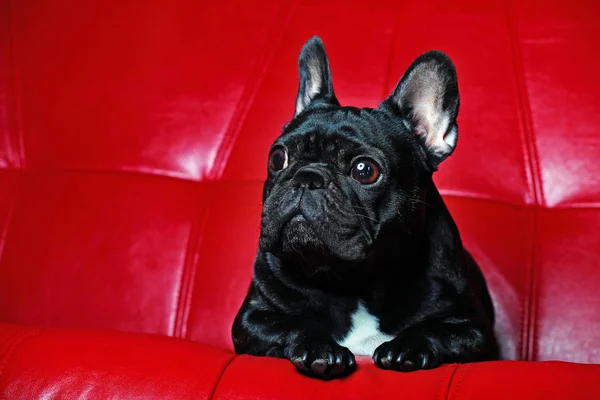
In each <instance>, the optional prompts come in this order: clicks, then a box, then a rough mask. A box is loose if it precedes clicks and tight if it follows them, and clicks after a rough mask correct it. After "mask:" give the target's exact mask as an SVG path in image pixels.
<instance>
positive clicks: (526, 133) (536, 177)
mask: <svg viewBox="0 0 600 400" xmlns="http://www.w3.org/2000/svg"><path fill="white" fill-rule="evenodd" d="M504 7H505V15H506V24H507V30H508V36H509V40H510V47H511V53H512V59H513V60H512V61H513V65H514V67H515V70H514V73H515V79H516V84H517V96H518V98H517V100H518V103H519V109H518V112H519V120H520V122H521V131H522V132H523V144H524V148H523V151H524V153H523V157H524V160H525V168H526V171H527V179H528V183H529V185H530V187H531V189H532V190H533V197H534V202H535V205H536V206H537V207H540V206H541V207H543V206H545V204H546V202H545V200H544V195H543V190H542V182H541V177H540V163H539V157H538V155H537V150H536V145H535V137H534V136H535V133H534V127H533V121H532V116H531V106H530V104H529V96H528V93H527V83H526V81H525V71H524V68H523V60H522V51H521V47H520V44H519V39H518V31H517V25H516V21H515V18H514V16H513V14H514V7H513V4H512V2H511V0H504ZM536 220H537V209H536V210H534V211H533V214H532V225H533V226H532V230H531V234H530V243H531V246H530V251H531V253H530V256H529V258H528V266H527V276H526V288H527V292H526V294H525V296H524V299H523V301H524V304H523V306H522V312H521V315H522V324H521V327H522V330H521V337H520V346H519V347H520V353H521V354H520V356H521V358H522V359H532V358H533V356H534V355H533V347H534V345H535V343H534V342H533V340H534V339H535V335H536V333H535V331H536V329H535V328H536V326H535V324H536V320H535V319H534V318H535V311H536V300H537V296H536V292H537V285H536V283H535V276H536V275H535V252H534V249H533V244H534V243H535V236H536Z"/></svg>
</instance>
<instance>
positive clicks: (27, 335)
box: [0, 328, 43, 376]
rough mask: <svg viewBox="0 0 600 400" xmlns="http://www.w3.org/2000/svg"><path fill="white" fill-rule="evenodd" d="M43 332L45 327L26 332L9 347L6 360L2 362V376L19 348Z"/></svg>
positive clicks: (0, 367)
mask: <svg viewBox="0 0 600 400" xmlns="http://www.w3.org/2000/svg"><path fill="white" fill-rule="evenodd" d="M42 332H43V329H40V328H38V329H34V330H32V331H29V332H27V333H25V334H23V336H22V337H21V338H20V339H19V340H17V341H16V342H15V343H14V344H12V346H11V347H10V348H9V349H8V351H7V353H6V356H5V358H4V361H3V362H2V363H1V364H0V376H2V374H3V373H4V371H5V369H6V367H7V366H8V365H9V363H10V361H11V359H12V357H13V356H14V355H15V353H16V351H17V349H18V348H19V347H20V346H21V345H23V343H25V342H26V341H28V340H30V339H33V338H34V337H36V336H38V335H39V334H40V333H42Z"/></svg>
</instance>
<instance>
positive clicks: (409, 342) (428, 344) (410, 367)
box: [373, 335, 441, 372]
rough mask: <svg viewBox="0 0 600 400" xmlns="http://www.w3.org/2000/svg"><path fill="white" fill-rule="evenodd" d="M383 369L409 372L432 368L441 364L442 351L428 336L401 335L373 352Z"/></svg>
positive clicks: (375, 359)
mask: <svg viewBox="0 0 600 400" xmlns="http://www.w3.org/2000/svg"><path fill="white" fill-rule="evenodd" d="M373 361H374V362H375V365H377V366H378V367H379V368H382V369H391V370H394V371H402V372H409V371H415V370H418V369H431V368H435V367H438V366H439V365H440V364H441V357H440V352H439V350H438V349H437V348H436V346H435V345H434V344H433V341H432V340H430V339H429V338H427V337H426V336H424V335H422V336H416V335H415V336H412V335H409V336H400V337H397V338H395V339H392V340H390V341H389V342H385V343H383V344H382V345H380V346H379V347H378V348H377V349H375V352H374V353H373Z"/></svg>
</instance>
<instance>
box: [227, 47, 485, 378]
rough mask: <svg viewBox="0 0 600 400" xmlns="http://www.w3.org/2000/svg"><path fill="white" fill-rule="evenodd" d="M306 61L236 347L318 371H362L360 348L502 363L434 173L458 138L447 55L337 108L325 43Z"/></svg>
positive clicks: (270, 185) (422, 60)
mask: <svg viewBox="0 0 600 400" xmlns="http://www.w3.org/2000/svg"><path fill="white" fill-rule="evenodd" d="M298 63H299V72H300V87H299V90H298V96H297V98H296V112H295V114H294V117H293V119H292V120H291V121H290V122H289V123H288V124H287V125H286V126H285V127H284V128H283V133H282V135H281V136H280V137H279V138H278V139H277V140H275V142H274V144H273V146H272V148H271V151H270V155H269V162H268V164H269V165H268V171H269V172H268V177H267V180H266V182H265V185H264V191H263V213H262V225H261V236H260V243H259V250H258V255H257V257H256V262H255V265H254V279H253V281H252V285H251V287H250V290H249V293H248V295H247V297H246V299H245V301H244V303H243V305H242V307H241V309H240V310H239V312H238V315H237V317H236V319H235V322H234V324H233V342H234V344H235V350H236V352H237V353H245V354H252V355H258V356H271V357H281V358H287V359H289V360H291V361H292V362H293V363H294V365H295V366H296V367H297V368H298V370H299V371H300V372H302V373H304V374H307V375H309V376H314V377H317V378H322V379H331V378H336V377H341V376H344V375H347V374H349V373H351V372H352V371H354V369H355V368H356V361H355V359H354V354H356V355H369V356H372V357H373V360H374V362H375V364H377V365H378V366H379V367H381V368H383V369H392V370H397V371H413V370H417V369H428V368H434V367H436V366H439V365H440V364H441V363H456V362H458V363H463V362H473V361H482V360H489V359H493V358H495V357H496V348H497V347H496V342H495V339H494V336H493V323H494V322H493V320H494V310H493V306H492V302H491V299H490V296H489V293H488V291H487V287H486V283H485V280H484V278H483V275H482V274H481V272H480V270H479V268H478V267H477V265H476V264H475V262H474V261H473V259H472V258H471V256H470V255H469V254H468V253H467V252H466V251H465V249H464V248H463V246H462V243H461V239H460V235H459V233H458V230H457V228H456V225H455V224H454V221H453V219H452V217H451V216H450V213H449V212H448V210H447V208H446V206H445V205H444V202H443V201H442V198H441V197H440V194H439V192H438V191H437V189H436V187H435V185H434V184H433V181H432V173H433V172H434V171H435V170H436V169H437V167H438V164H439V163H440V162H441V161H443V160H444V159H445V158H446V157H448V156H449V155H450V154H451V153H452V151H453V150H454V147H455V146H456V141H457V136H458V130H457V125H456V116H457V114H458V105H459V96H458V84H457V79H456V72H455V69H454V65H453V64H452V62H451V61H450V59H449V58H448V57H447V56H446V55H445V54H444V53H442V52H439V51H431V52H428V53H425V54H423V55H421V56H420V57H419V58H417V59H416V60H415V61H414V62H413V64H412V65H411V66H410V67H409V68H408V70H407V71H406V73H405V74H404V76H403V78H402V79H401V80H400V83H399V84H398V86H397V87H396V89H395V90H394V92H393V93H392V95H391V96H390V97H389V98H387V99H386V100H385V101H383V103H381V105H380V106H379V107H378V108H375V109H371V108H355V107H341V106H340V104H339V103H338V101H337V99H336V97H335V95H334V93H333V87H332V83H331V77H330V73H329V63H328V60H327V56H326V54H325V49H324V47H323V43H322V42H321V40H320V39H319V38H317V37H314V38H312V39H310V40H309V41H308V42H307V43H306V44H305V45H304V47H303V48H302V51H301V54H300V58H299V61H298Z"/></svg>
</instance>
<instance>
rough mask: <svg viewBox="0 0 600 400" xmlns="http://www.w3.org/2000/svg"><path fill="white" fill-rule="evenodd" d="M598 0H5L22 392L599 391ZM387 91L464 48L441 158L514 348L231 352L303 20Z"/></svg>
mask: <svg viewBox="0 0 600 400" xmlns="http://www.w3.org/2000/svg"><path fill="white" fill-rule="evenodd" d="M599 4H600V3H598V2H597V1H595V0H586V1H577V0H557V1H554V0H528V1H517V0H490V1H479V0H459V1H447V0H428V1H399V0H378V1H352V0H343V1H327V2H324V1H314V0H303V1H297V0H289V1H275V0H261V1H257V2H249V1H241V0H219V1H212V2H202V1H192V0H170V1H144V2H142V1H123V0H104V1H75V0H35V1H34V0H0V321H1V323H0V398H2V399H10V400H13V399H38V398H39V399H42V398H43V399H61V400H62V399H117V398H119V399H134V398H135V399H141V398H148V399H188V398H194V399H204V398H213V399H285V398H298V399H307V398H308V399H311V398H341V399H367V398H405V399H408V398H419V399H506V398H510V399H516V398H524V399H534V398H540V399H542V398H543V399H550V398H557V399H558V398H560V399H600V366H598V365H594V364H595V363H600V289H599V288H600V230H599V229H598V227H599V224H600V211H599V208H598V207H599V206H600V178H599V176H600V175H599V174H598V168H599V167H600V132H599V130H600V95H599V92H600V74H599V73H598V70H599V63H600V51H599V50H600V48H599V46H600V45H599V39H600V24H598V22H597V15H598V14H599V13H600V5H599ZM313 34H318V35H320V36H321V37H322V38H323V40H324V42H325V45H326V47H327V49H328V52H329V56H330V60H331V63H332V72H333V79H334V85H335V89H336V93H337V94H338V97H339V98H340V100H341V101H342V102H343V103H345V104H355V105H363V106H374V105H376V104H377V103H378V101H379V100H381V99H382V98H383V97H384V96H385V95H386V94H388V93H389V92H390V90H391V88H392V87H393V86H394V85H395V83H396V82H397V80H398V79H399V78H400V75H401V73H402V72H403V71H404V69H405V68H406V67H407V66H408V64H409V63H410V62H411V61H412V59H414V58H415V57H416V56H417V55H419V54H420V53H422V52H424V51H426V50H429V49H433V48H437V49H442V50H444V51H446V52H447V53H448V54H449V55H450V56H451V58H452V59H453V60H454V62H455V64H456V67H457V70H458V76H459V84H460V90H461V97H462V102H461V114H460V116H459V123H460V128H461V133H460V140H459V143H458V149H457V151H456V152H455V153H454V155H453V156H452V157H451V158H450V159H449V160H448V161H446V162H445V163H444V164H443V165H442V167H441V169H440V171H439V172H438V173H437V176H436V181H437V184H438V186H439V188H440V189H441V191H442V193H443V195H444V196H445V199H446V201H447V204H448V206H449V207H450V209H451V211H452V213H453V215H454V217H455V219H456V220H457V223H458V225H459V228H460V229H461V232H462V236H463V239H464V241H465V243H466V245H467V246H468V248H469V249H470V251H471V252H472V253H473V255H474V257H475V258H476V259H477V260H478V262H479V264H480V265H481V266H482V268H483V271H484V273H485V275H486V277H487V279H488V282H489V285H490V288H491V291H492V295H493V299H494V302H495V305H496V310H497V315H498V318H497V324H496V331H497V334H498V337H499V340H500V343H501V346H502V353H503V357H504V359H505V361H498V362H489V363H480V364H467V365H445V366H442V367H441V368H438V369H434V370H431V371H422V372H414V373H406V374H402V373H394V372H387V371H382V370H379V369H377V368H376V367H375V366H374V365H373V363H372V362H371V360H370V359H368V358H363V359H360V360H359V361H360V362H359V370H358V371H357V372H356V373H355V374H354V375H352V376H351V377H349V378H348V379H344V380H338V381H332V382H321V381H318V380H313V379H309V378H306V377H304V376H301V375H300V374H298V373H297V372H296V371H295V370H294V367H293V366H292V364H291V363H289V362H287V361H285V360H276V359H267V358H255V357H249V356H235V355H234V354H233V351H232V343H231V338H230V327H231V322H232V320H233V317H234V315H235V313H236V311H237V309H238V307H239V305H240V304H241V301H242V299H243V296H244V295H245V292H246V290H247V288H248V284H249V280H250V277H251V274H252V262H253V258H254V254H255V250H256V246H257V237H258V228H259V218H260V193H261V186H262V181H263V179H264V177H265V173H266V156H267V149H268V146H269V144H270V142H271V141H272V140H273V139H274V138H275V137H276V136H277V135H278V133H279V131H280V127H281V126H282V125H283V124H284V123H285V122H286V121H287V120H288V119H289V118H290V117H291V115H292V113H293V107H294V98H295V97H294V96H295V93H296V88H297V70H296V58H297V55H298V52H299V49H300V46H301V45H302V43H303V42H304V41H305V40H306V39H307V38H308V37H310V36H311V35H313Z"/></svg>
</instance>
